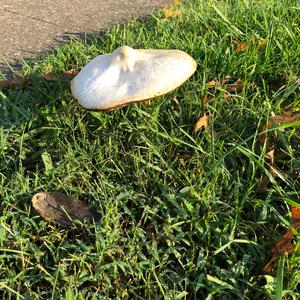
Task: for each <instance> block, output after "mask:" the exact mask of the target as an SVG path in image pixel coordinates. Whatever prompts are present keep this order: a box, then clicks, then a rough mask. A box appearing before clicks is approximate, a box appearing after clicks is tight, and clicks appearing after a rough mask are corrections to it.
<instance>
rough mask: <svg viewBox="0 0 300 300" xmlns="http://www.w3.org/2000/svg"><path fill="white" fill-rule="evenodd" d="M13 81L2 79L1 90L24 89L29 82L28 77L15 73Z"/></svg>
mask: <svg viewBox="0 0 300 300" xmlns="http://www.w3.org/2000/svg"><path fill="white" fill-rule="evenodd" d="M13 77H14V78H13V79H11V80H9V79H1V80H0V88H2V89H10V88H15V87H22V86H24V85H25V84H26V83H27V82H28V77H26V76H24V75H22V74H20V73H17V72H14V73H13Z"/></svg>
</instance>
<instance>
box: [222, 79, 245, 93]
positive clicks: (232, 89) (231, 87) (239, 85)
mask: <svg viewBox="0 0 300 300" xmlns="http://www.w3.org/2000/svg"><path fill="white" fill-rule="evenodd" d="M243 87H244V84H243V82H242V80H241V79H240V78H239V79H238V80H236V81H235V82H234V83H233V84H228V86H227V88H226V91H227V92H228V93H230V94H234V93H239V92H240V91H241V90H242V89H243Z"/></svg>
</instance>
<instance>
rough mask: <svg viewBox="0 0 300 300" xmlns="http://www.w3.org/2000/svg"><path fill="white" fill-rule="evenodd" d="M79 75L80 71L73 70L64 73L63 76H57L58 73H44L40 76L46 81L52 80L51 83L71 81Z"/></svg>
mask: <svg viewBox="0 0 300 300" xmlns="http://www.w3.org/2000/svg"><path fill="white" fill-rule="evenodd" d="M77 73H78V71H76V70H74V69H71V70H67V71H64V72H63V73H61V74H56V73H43V74H41V75H40V77H41V78H43V79H45V80H50V81H52V80H53V81H55V80H63V81H69V80H71V79H72V78H73V77H74V76H75V75H76V74H77Z"/></svg>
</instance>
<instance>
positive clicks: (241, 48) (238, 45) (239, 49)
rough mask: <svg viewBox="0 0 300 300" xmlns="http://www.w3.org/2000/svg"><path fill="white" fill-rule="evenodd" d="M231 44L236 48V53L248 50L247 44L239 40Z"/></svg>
mask: <svg viewBox="0 0 300 300" xmlns="http://www.w3.org/2000/svg"><path fill="white" fill-rule="evenodd" d="M232 43H233V44H234V45H235V46H236V50H235V51H236V52H237V53H241V52H243V51H245V50H247V49H248V48H249V45H248V44H245V43H243V42H242V41H240V40H233V41H232Z"/></svg>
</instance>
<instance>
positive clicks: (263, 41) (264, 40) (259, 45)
mask: <svg viewBox="0 0 300 300" xmlns="http://www.w3.org/2000/svg"><path fill="white" fill-rule="evenodd" d="M267 41H268V38H265V39H262V40H260V41H259V42H258V46H257V48H261V47H263V46H265V45H266V44H267Z"/></svg>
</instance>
